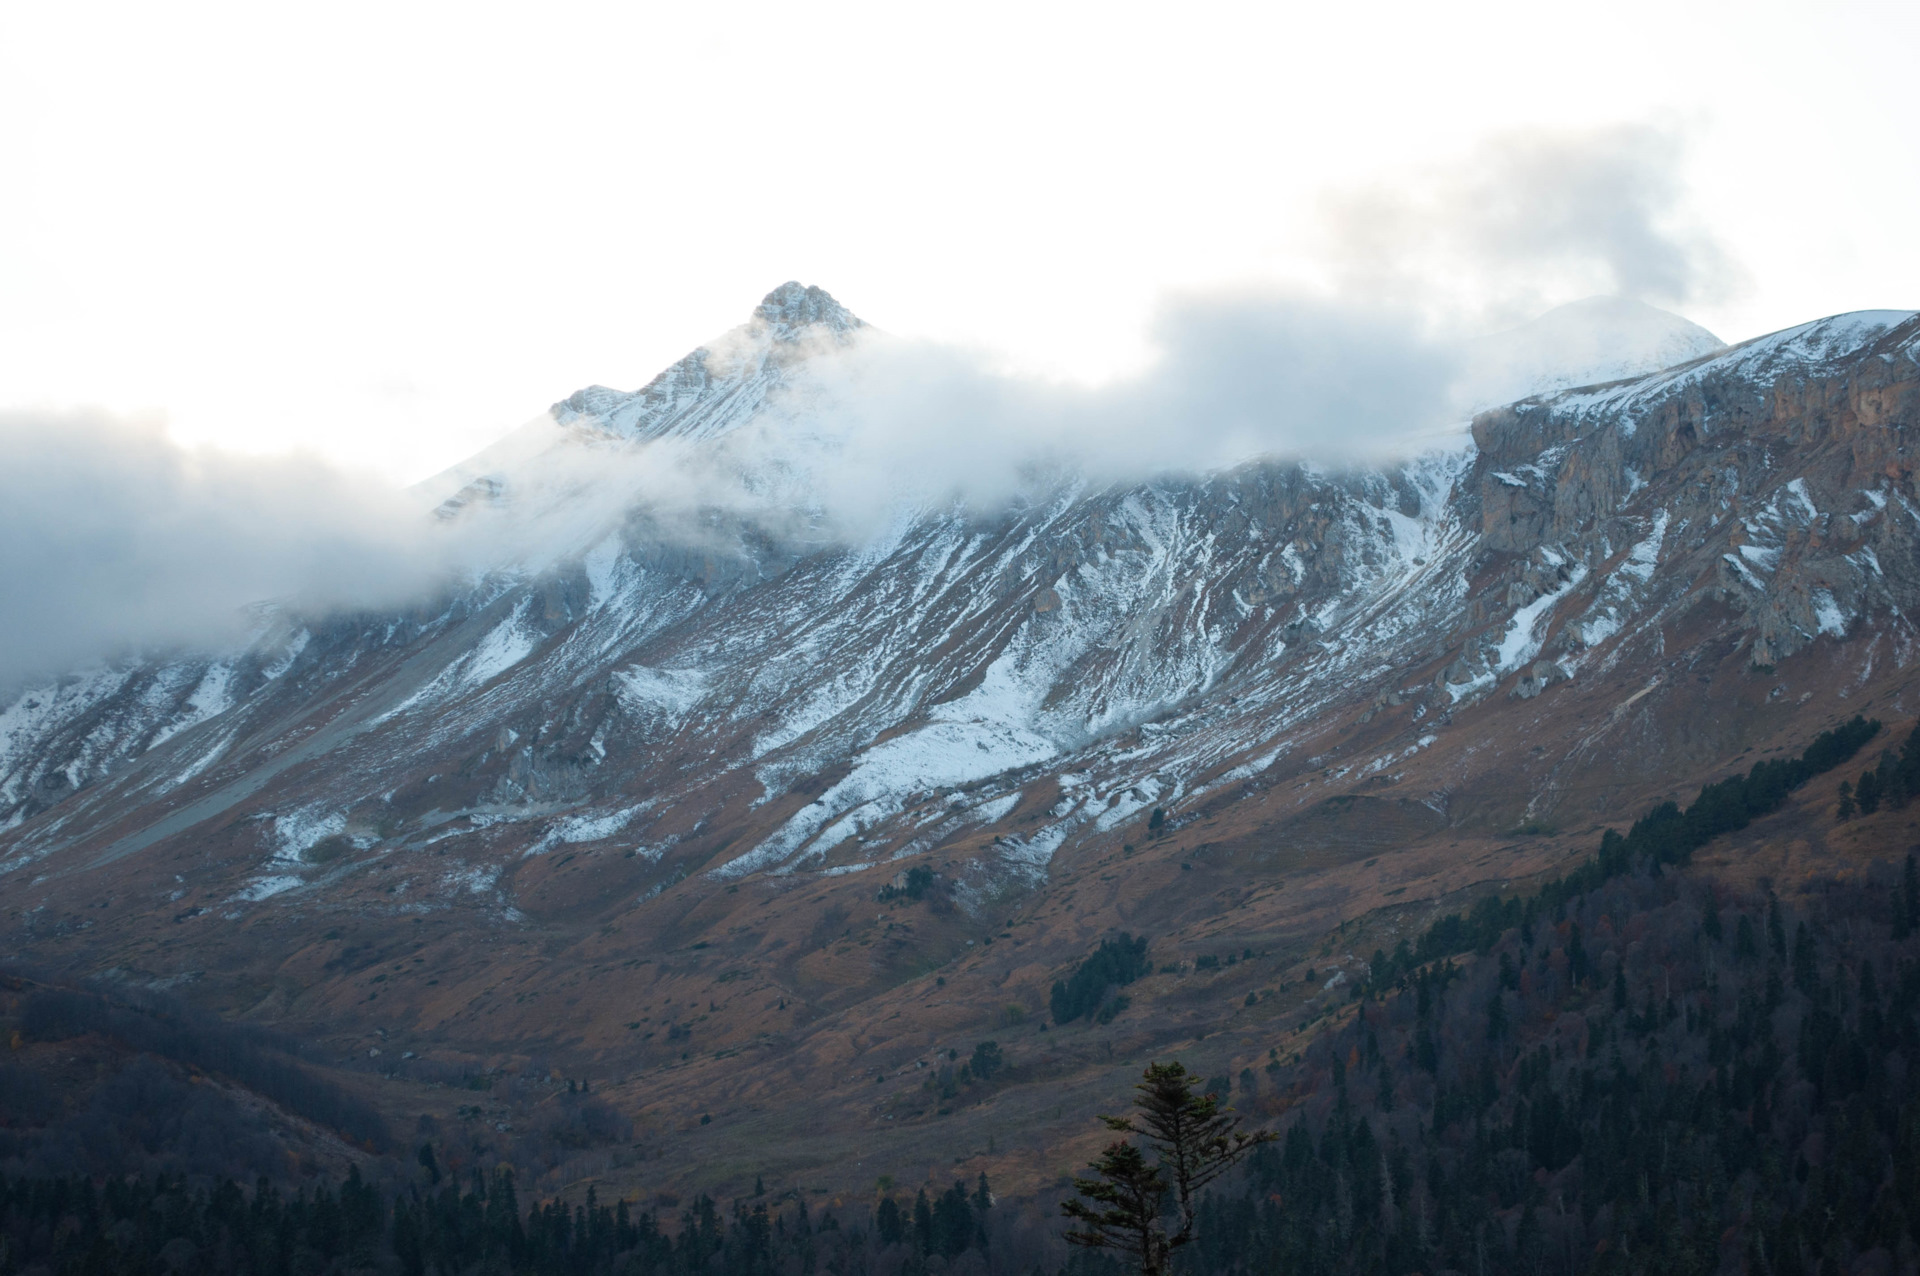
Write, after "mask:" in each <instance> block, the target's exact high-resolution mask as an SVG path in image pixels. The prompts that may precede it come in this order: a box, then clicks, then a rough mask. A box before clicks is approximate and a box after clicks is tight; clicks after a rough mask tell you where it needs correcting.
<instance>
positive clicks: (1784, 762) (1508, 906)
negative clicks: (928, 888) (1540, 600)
mask: <svg viewBox="0 0 1920 1276" xmlns="http://www.w3.org/2000/svg"><path fill="white" fill-rule="evenodd" d="M1879 732H1880V723H1879V721H1878V720H1877V719H1866V718H1861V717H1859V716H1857V715H1856V716H1855V717H1854V718H1853V720H1852V721H1850V722H1845V723H1842V724H1841V725H1840V726H1837V727H1835V728H1834V729H1833V730H1831V731H1823V732H1821V733H1820V734H1819V735H1817V736H1815V737H1814V739H1813V742H1812V743H1811V744H1809V745H1808V746H1807V747H1806V749H1805V750H1804V751H1803V752H1802V753H1801V754H1800V756H1799V757H1797V758H1779V759H1773V760H1768V761H1762V762H1756V763H1754V765H1753V768H1752V769H1751V770H1750V771H1748V772H1747V773H1746V774H1745V775H1736V776H1733V777H1731V778H1729V779H1725V780H1721V781H1719V782H1717V783H1714V784H1708V785H1704V786H1702V787H1701V789H1700V795H1699V796H1698V797H1697V798H1695V799H1694V800H1693V802H1692V804H1691V805H1689V806H1688V807H1687V808H1686V810H1684V811H1683V810H1681V809H1680V807H1679V806H1678V805H1676V804H1675V803H1672V802H1663V803H1661V804H1660V805H1659V806H1657V807H1655V808H1654V809H1653V810H1651V811H1649V812H1648V813H1647V814H1645V815H1643V816H1641V817H1640V818H1639V819H1638V820H1635V821H1634V823H1633V827H1632V828H1630V829H1629V830H1628V831H1627V832H1626V833H1625V834H1624V835H1623V834H1621V833H1620V832H1619V831H1617V830H1615V829H1608V830H1607V831H1606V832H1605V833H1603V834H1601V836H1600V849H1599V851H1598V853H1597V854H1595V855H1594V856H1593V857H1592V858H1591V859H1589V860H1587V862H1586V863H1584V864H1582V865H1581V866H1580V867H1579V868H1577V869H1575V870H1574V871H1573V872H1571V873H1569V874H1567V875H1566V876H1564V877H1559V878H1555V879H1553V880H1552V881H1549V882H1547V883H1545V884H1544V885H1542V886H1541V887H1540V889H1539V890H1537V891H1535V892H1534V893H1533V894H1532V895H1527V896H1520V895H1515V896H1511V897H1509V898H1506V899H1500V898H1498V897H1496V896H1488V897H1486V898H1484V899H1482V900H1480V901H1479V902H1478V903H1477V904H1475V905H1474V906H1473V908H1472V909H1470V910H1469V911H1468V912H1467V914H1466V915H1465V916H1462V915H1461V914H1459V913H1448V914H1447V915H1446V916H1444V917H1442V918H1440V919H1439V920H1438V921H1436V922H1434V923H1433V925H1431V926H1429V927H1428V928H1427V929H1426V931H1425V932H1423V933H1422V934H1421V936H1420V938H1419V939H1418V940H1417V941H1415V942H1413V943H1411V944H1409V943H1408V942H1406V941H1405V940H1402V941H1401V942H1400V944H1399V945H1398V946H1397V947H1396V948H1395V949H1394V951H1393V952H1392V953H1387V952H1384V951H1381V952H1375V953H1374V955H1373V960H1372V962H1371V966H1370V971H1369V981H1370V986H1372V987H1375V988H1379V987H1384V986H1386V985H1387V984H1389V983H1391V982H1392V981H1393V980H1395V979H1397V978H1399V977H1400V976H1402V975H1404V974H1405V973H1406V972H1407V971H1409V970H1412V969H1413V968H1415V967H1417V966H1424V965H1427V964H1429V963H1431V962H1434V961H1437V960H1439V959H1440V958H1442V957H1448V956H1452V955H1455V954H1459V953H1464V952H1469V951H1472V952H1480V953H1484V952H1486V951H1487V949H1488V947H1489V946H1490V945H1491V944H1492V943H1493V942H1494V940H1495V939H1497V938H1498V937H1499V936H1500V935H1501V934H1502V933H1503V932H1505V931H1506V930H1508V929H1511V928H1512V927H1514V926H1518V925H1521V924H1522V923H1523V922H1530V921H1531V920H1532V919H1533V918H1535V917H1537V916H1539V915H1540V914H1541V913H1542V912H1551V911H1553V910H1555V909H1559V908H1562V907H1564V906H1565V904H1566V902H1567V901H1568V900H1571V899H1573V898H1575V897H1576V896H1579V895H1583V894H1585V893H1587V892H1589V891H1592V890H1594V889H1596V888H1598V887H1599V886H1601V885H1603V884H1604V883H1606V882H1609V881H1612V880H1613V879H1614V878H1616V877H1619V876H1621V875H1622V874H1625V873H1630V872H1633V871H1635V870H1637V869H1643V868H1644V869H1650V870H1651V871H1653V872H1656V873H1657V872H1659V871H1661V870H1662V869H1663V868H1664V867H1668V866H1673V865H1679V864H1685V863H1686V862H1687V860H1688V859H1689V857H1691V856H1692V854H1693V852H1694V851H1696V850H1699V849H1700V848H1701V847H1702V846H1705V845H1706V844H1707V843H1708V842H1709V841H1711V840H1712V839H1714V838H1716V837H1718V836H1720V835H1721V834H1722V833H1731V832H1734V831H1736V830H1738V829H1743V828H1745V827H1746V826H1747V825H1748V824H1749V823H1751V822H1752V821H1754V820H1756V819H1758V818H1760V817H1761V816H1763V815H1769V814H1772V813H1773V812H1774V811H1777V810H1779V809H1780V808H1781V807H1782V806H1785V805H1786V801H1787V797H1788V796H1789V795H1790V794H1791V793H1792V792H1793V791H1794V790H1795V789H1797V788H1799V787H1801V786H1802V785H1804V784H1805V783H1806V782H1807V781H1809V780H1811V779H1812V778H1813V777H1814V776H1816V775H1821V774H1823V773H1825V772H1827V771H1831V770H1833V769H1834V768H1835V767H1838V766H1840V765H1842V764H1843V763H1845V762H1846V761H1847V760H1848V759H1849V758H1851V757H1853V755H1854V754H1856V753H1858V752H1859V751H1860V750H1861V749H1862V748H1863V747H1865V745H1866V743H1867V742H1868V741H1869V740H1871V739H1873V737H1874V736H1876V735H1878V734H1879ZM1907 750H1908V753H1909V754H1910V755H1911V756H1912V757H1913V758H1914V759H1915V761H1914V765H1915V767H1916V768H1920V726H1916V727H1915V728H1914V734H1913V736H1912V737H1910V738H1909V739H1908V742H1907ZM1862 782H1863V783H1864V781H1862ZM1355 992H1356V994H1358V993H1359V992H1360V989H1357V988H1356V990H1355Z"/></svg>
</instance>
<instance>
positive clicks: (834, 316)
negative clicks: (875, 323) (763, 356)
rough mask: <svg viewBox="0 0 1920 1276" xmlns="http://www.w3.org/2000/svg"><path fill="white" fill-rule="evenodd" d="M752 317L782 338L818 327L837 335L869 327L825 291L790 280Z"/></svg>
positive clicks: (774, 291) (770, 295)
mask: <svg viewBox="0 0 1920 1276" xmlns="http://www.w3.org/2000/svg"><path fill="white" fill-rule="evenodd" d="M753 317H754V319H755V320H756V321H757V322H760V323H764V324H767V325H768V326H769V327H771V328H773V329H774V330H775V332H776V334H778V335H781V336H786V335H789V334H791V333H794V332H797V331H799V330H800V329H802V328H811V327H814V326H816V325H818V326H823V327H826V328H828V329H830V330H831V331H834V332H846V331H848V330H849V329H853V328H864V327H865V326H866V325H865V324H864V323H863V322H862V321H861V319H860V317H859V316H858V315H856V314H854V313H853V312H852V311H851V310H848V309H847V308H846V307H845V306H843V305H841V304H840V303H839V302H837V301H835V300H834V299H833V296H832V294H830V293H829V292H828V291H827V290H826V289H825V288H816V287H813V286H811V285H808V286H804V287H803V286H802V285H800V284H799V283H797V282H795V281H793V280H791V279H790V280H788V281H787V282H786V283H784V284H781V285H780V286H779V287H778V288H775V289H774V290H773V291H772V292H770V293H768V294H767V295H766V297H765V299H764V300H762V301H761V302H760V304H759V305H758V306H756V307H755V308H754V311H753Z"/></svg>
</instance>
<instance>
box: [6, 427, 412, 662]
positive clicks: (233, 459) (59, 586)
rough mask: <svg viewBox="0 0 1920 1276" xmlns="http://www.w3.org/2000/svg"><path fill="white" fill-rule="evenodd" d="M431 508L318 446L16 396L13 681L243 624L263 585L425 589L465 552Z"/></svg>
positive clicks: (288, 591) (225, 637)
mask: <svg viewBox="0 0 1920 1276" xmlns="http://www.w3.org/2000/svg"><path fill="white" fill-rule="evenodd" d="M423 521H424V520H423V519H422V518H421V511H420V510H419V509H418V507H417V504H416V503H414V502H411V501H409V500H408V499H407V498H406V497H405V496H404V495H403V494H401V493H400V492H398V491H396V490H394V489H391V488H388V487H385V486H383V485H382V484H380V483H378V482H376V481H373V480H366V479H360V478H358V477H356V476H353V475H350V474H347V473H344V472H342V471H339V470H336V469H333V468H331V467H329V466H326V465H324V464H321V463H319V462H316V461H313V460H309V459H302V458H289V457H278V458H273V457H246V456H238V455H234V454H231V453H222V452H217V451H212V450H190V449H186V448H182V447H180V446H178V445H177V444H175V443H173V442H171V441H170V440H169V439H168V438H167V437H166V434H165V433H164V431H163V430H162V429H161V428H160V426H159V425H158V424H157V423H155V422H152V421H128V420H123V419H117V418H114V417H110V416H107V415H104V414H100V413H85V412H75V413H57V414H56V413H31V412H11V413H0V590H4V591H5V599H6V604H5V606H4V607H0V686H11V685H17V684H18V683H19V682H20V681H21V680H23V679H27V678H31V677H35V676H43V675H46V674H50V673H57V672H66V671H70V670H74V669H79V668H83V667H85V666H87V665H88V664H91V663H93V662H95V661H99V660H104V659H111V658H115V657H117V656H120V655H123V654H131V653H136V652H154V651H157V650H164V649H166V648H170V647H196V646H205V645H210V644H220V643H225V642H229V641H232V640H234V639H236V638H239V637H241V636H242V635H243V634H244V633H245V632H246V630H247V627H248V625H249V624H250V623H251V622H250V620H249V617H248V615H247V613H246V611H245V609H246V608H247V607H248V606H249V605H250V604H254V603H259V602H263V601H269V600H278V601H282V602H285V603H287V604H289V605H292V606H295V607H298V608H302V609H309V610H316V611H324V610H328V609H332V608H338V607H362V606H386V605H393V604H395V603H397V602H401V601H406V600H409V599H415V598H418V597H421V596H423V595H425V594H426V593H427V592H428V591H429V590H430V589H431V588H432V587H433V586H434V584H435V583H436V582H437V581H439V580H440V579H441V578H442V574H443V572H444V571H445V569H446V567H447V564H448V562H449V561H450V560H449V559H448V557H447V555H446V553H445V546H444V545H442V544H440V543H438V542H437V541H436V538H434V537H433V536H432V534H431V532H430V530H429V529H424V528H423V526H422V524H423Z"/></svg>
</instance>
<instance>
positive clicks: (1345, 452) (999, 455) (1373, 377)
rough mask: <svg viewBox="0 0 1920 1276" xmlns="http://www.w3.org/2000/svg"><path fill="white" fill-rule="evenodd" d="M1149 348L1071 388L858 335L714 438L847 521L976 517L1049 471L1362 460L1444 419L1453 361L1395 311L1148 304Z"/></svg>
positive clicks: (1263, 301)
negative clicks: (1151, 311) (966, 512)
mask: <svg viewBox="0 0 1920 1276" xmlns="http://www.w3.org/2000/svg"><path fill="white" fill-rule="evenodd" d="M1152 337H1153V344H1154V346H1155V349H1156V357H1155V359H1154V360H1153V361H1152V363H1151V364H1150V365H1149V366H1148V367H1147V368H1145V369H1144V370H1143V371H1141V372H1140V373H1139V374H1137V375H1135V376H1131V377H1126V378H1122V379H1120V380H1117V381H1114V382H1111V383H1108V384H1105V385H1101V386H1096V387H1086V386H1078V385H1072V384H1063V383H1058V382H1050V381H1046V380H1042V379H1039V378H1034V377H1023V376H1018V375H1011V374H1008V373H1005V372H1003V371H1000V370H998V369H997V368H996V367H995V365H994V364H993V361H992V360H991V359H990V358H989V357H988V356H986V355H984V354H981V353H979V352H974V351H968V350H964V349H959V348H956V347H952V346H944V345H938V344H932V343H920V342H908V341H900V340H896V339H893V338H890V337H887V336H885V335H883V334H874V335H870V336H867V337H865V338H863V339H862V340H861V341H859V342H858V343H856V344H855V345H854V346H853V347H852V348H851V349H847V350H836V351H834V352H831V353H829V354H827V355H825V356H823V357H817V358H815V359H813V360H811V361H809V362H808V363H807V364H806V365H805V367H804V369H802V370H801V371H800V372H799V373H798V374H797V375H796V376H795V378H794V381H793V384H792V388H791V389H790V390H789V392H788V393H787V394H786V395H785V396H783V397H782V398H781V399H780V400H779V401H778V403H777V405H776V408H775V411H773V412H772V413H770V414H769V415H768V416H767V417H766V418H764V419H763V420H761V421H759V422H756V423H755V424H754V425H752V426H750V427H749V428H748V429H746V430H744V431H739V432H736V433H735V434H734V435H731V436H729V438H728V440H727V445H726V448H725V452H726V455H727V464H728V465H729V466H730V467H731V468H734V469H737V470H738V471H739V472H742V473H749V474H756V475H760V474H768V473H778V474H782V475H790V476H795V477H798V478H801V479H803V480H804V486H805V490H806V491H807V492H808V493H809V494H811V496H812V498H813V499H814V500H815V501H817V503H818V504H819V505H820V506H821V507H822V508H823V509H824V510H826V511H828V512H829V513H830V514H832V515H833V516H835V517H838V518H840V519H842V520H847V521H849V523H850V525H851V526H854V527H859V526H864V525H866V524H870V523H871V522H872V521H873V520H874V519H878V518H883V517H885V516H886V510H887V509H888V508H890V507H891V505H892V504H893V503H895V502H896V501H897V499H898V498H899V497H900V496H901V495H902V494H903V493H913V494H915V495H917V496H918V497H920V498H923V499H927V500H945V499H957V500H960V501H963V502H965V503H967V504H968V505H970V506H973V507H975V508H985V509H991V508H994V507H996V506H998V505H1000V504H1002V503H1004V502H1005V501H1006V500H1008V499H1010V498H1013V497H1016V496H1019V495H1021V494H1024V493H1029V492H1032V491H1034V490H1036V489H1037V488H1040V487H1044V486H1046V485H1048V484H1049V483H1051V482H1052V481H1054V480H1056V479H1058V478H1061V477H1065V476H1072V477H1074V478H1077V479H1083V480H1086V481H1088V482H1091V483H1093V484H1095V485H1103V484H1108V483H1116V482H1127V481H1138V480H1143V479H1148V478H1152V477H1155V476H1159V475H1165V474H1189V475H1190V474H1197V473H1202V472H1206V471H1210V470H1216V469H1221V468H1225V467H1227V466H1231V465H1234V464H1238V463H1240V462H1242V461H1245V460H1247V459H1249V458H1252V457H1255V456H1262V455H1275V454H1277V455H1284V456H1293V457H1303V456H1304V457H1311V458H1312V459H1315V460H1318V461H1322V462H1328V463H1335V464H1338V463H1345V462H1356V461H1365V460H1372V459H1377V458H1378V457H1379V456H1380V455H1381V454H1383V453H1385V452H1388V451H1390V450H1391V449H1392V448H1393V446H1394V445H1395V443H1396V442H1397V441H1398V440H1399V439H1401V438H1403V437H1405V436H1406V435H1408V434H1409V433H1410V432H1413V431H1417V430H1422V429H1431V428H1432V427H1434V426H1437V425H1441V424H1444V423H1445V421H1446V419H1447V417H1448V414H1449V412H1450V411H1451V404H1450V389H1451V386H1452V384H1453V381H1454V379H1455V376H1456V368H1455V360H1454V356H1453V354H1452V352H1451V351H1450V350H1449V349H1448V348H1447V347H1446V346H1445V345H1444V344H1443V343H1441V342H1439V341H1436V340H1435V339H1434V338H1433V337H1432V335H1431V334H1430V333H1429V332H1428V331H1427V330H1426V328H1425V326H1424V324H1423V323H1422V321H1421V320H1420V319H1419V317H1418V316H1416V315H1412V314H1410V313H1406V312H1404V311H1401V310H1398V309H1394V308H1383V307H1352V306H1347V305H1344V304H1341V303H1339V302H1337V301H1333V300H1329V299H1324V298H1319V297H1315V296H1312V295H1308V294H1300V293H1282V292H1250V291H1242V292H1233V293H1225V294H1213V295H1191V296H1186V297H1182V298H1179V299H1176V300H1173V301H1170V302H1169V303H1167V304H1166V305H1164V306H1163V307H1162V308H1161V310H1160V312H1159V314H1158V316H1157V317H1156V319H1155V321H1154V325H1153V330H1152Z"/></svg>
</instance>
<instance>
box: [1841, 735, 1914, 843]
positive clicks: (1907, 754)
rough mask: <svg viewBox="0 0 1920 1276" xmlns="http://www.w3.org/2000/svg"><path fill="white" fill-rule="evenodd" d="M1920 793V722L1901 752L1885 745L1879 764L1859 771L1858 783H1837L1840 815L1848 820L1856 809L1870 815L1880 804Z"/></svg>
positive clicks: (1894, 803) (1895, 804) (1895, 803)
mask: <svg viewBox="0 0 1920 1276" xmlns="http://www.w3.org/2000/svg"><path fill="white" fill-rule="evenodd" d="M1915 794H1920V725H1916V726H1915V727H1914V729H1913V732H1912V734H1910V735H1909V736H1907V741H1906V743H1905V744H1904V745H1902V746H1901V748H1900V752H1899V753H1895V752H1894V751H1893V750H1891V749H1888V750H1887V751H1886V752H1885V753H1883V754H1882V755H1881V757H1880V765H1879V766H1877V767H1872V768H1870V769H1868V770H1866V771H1863V772H1861V773H1860V783H1859V784H1857V785H1853V784H1842V785H1841V786H1840V812H1839V814H1840V818H1841V819H1843V820H1850V819H1852V818H1853V816H1854V814H1855V813H1856V812H1858V813H1859V814H1861V815H1872V814H1873V813H1874V812H1875V811H1878V810H1879V809H1880V808H1881V806H1882V805H1885V806H1890V807H1894V808H1899V807H1903V806H1905V805H1906V804H1907V803H1908V802H1909V801H1910V800H1911V799H1912V798H1913V797H1914V795H1915Z"/></svg>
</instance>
